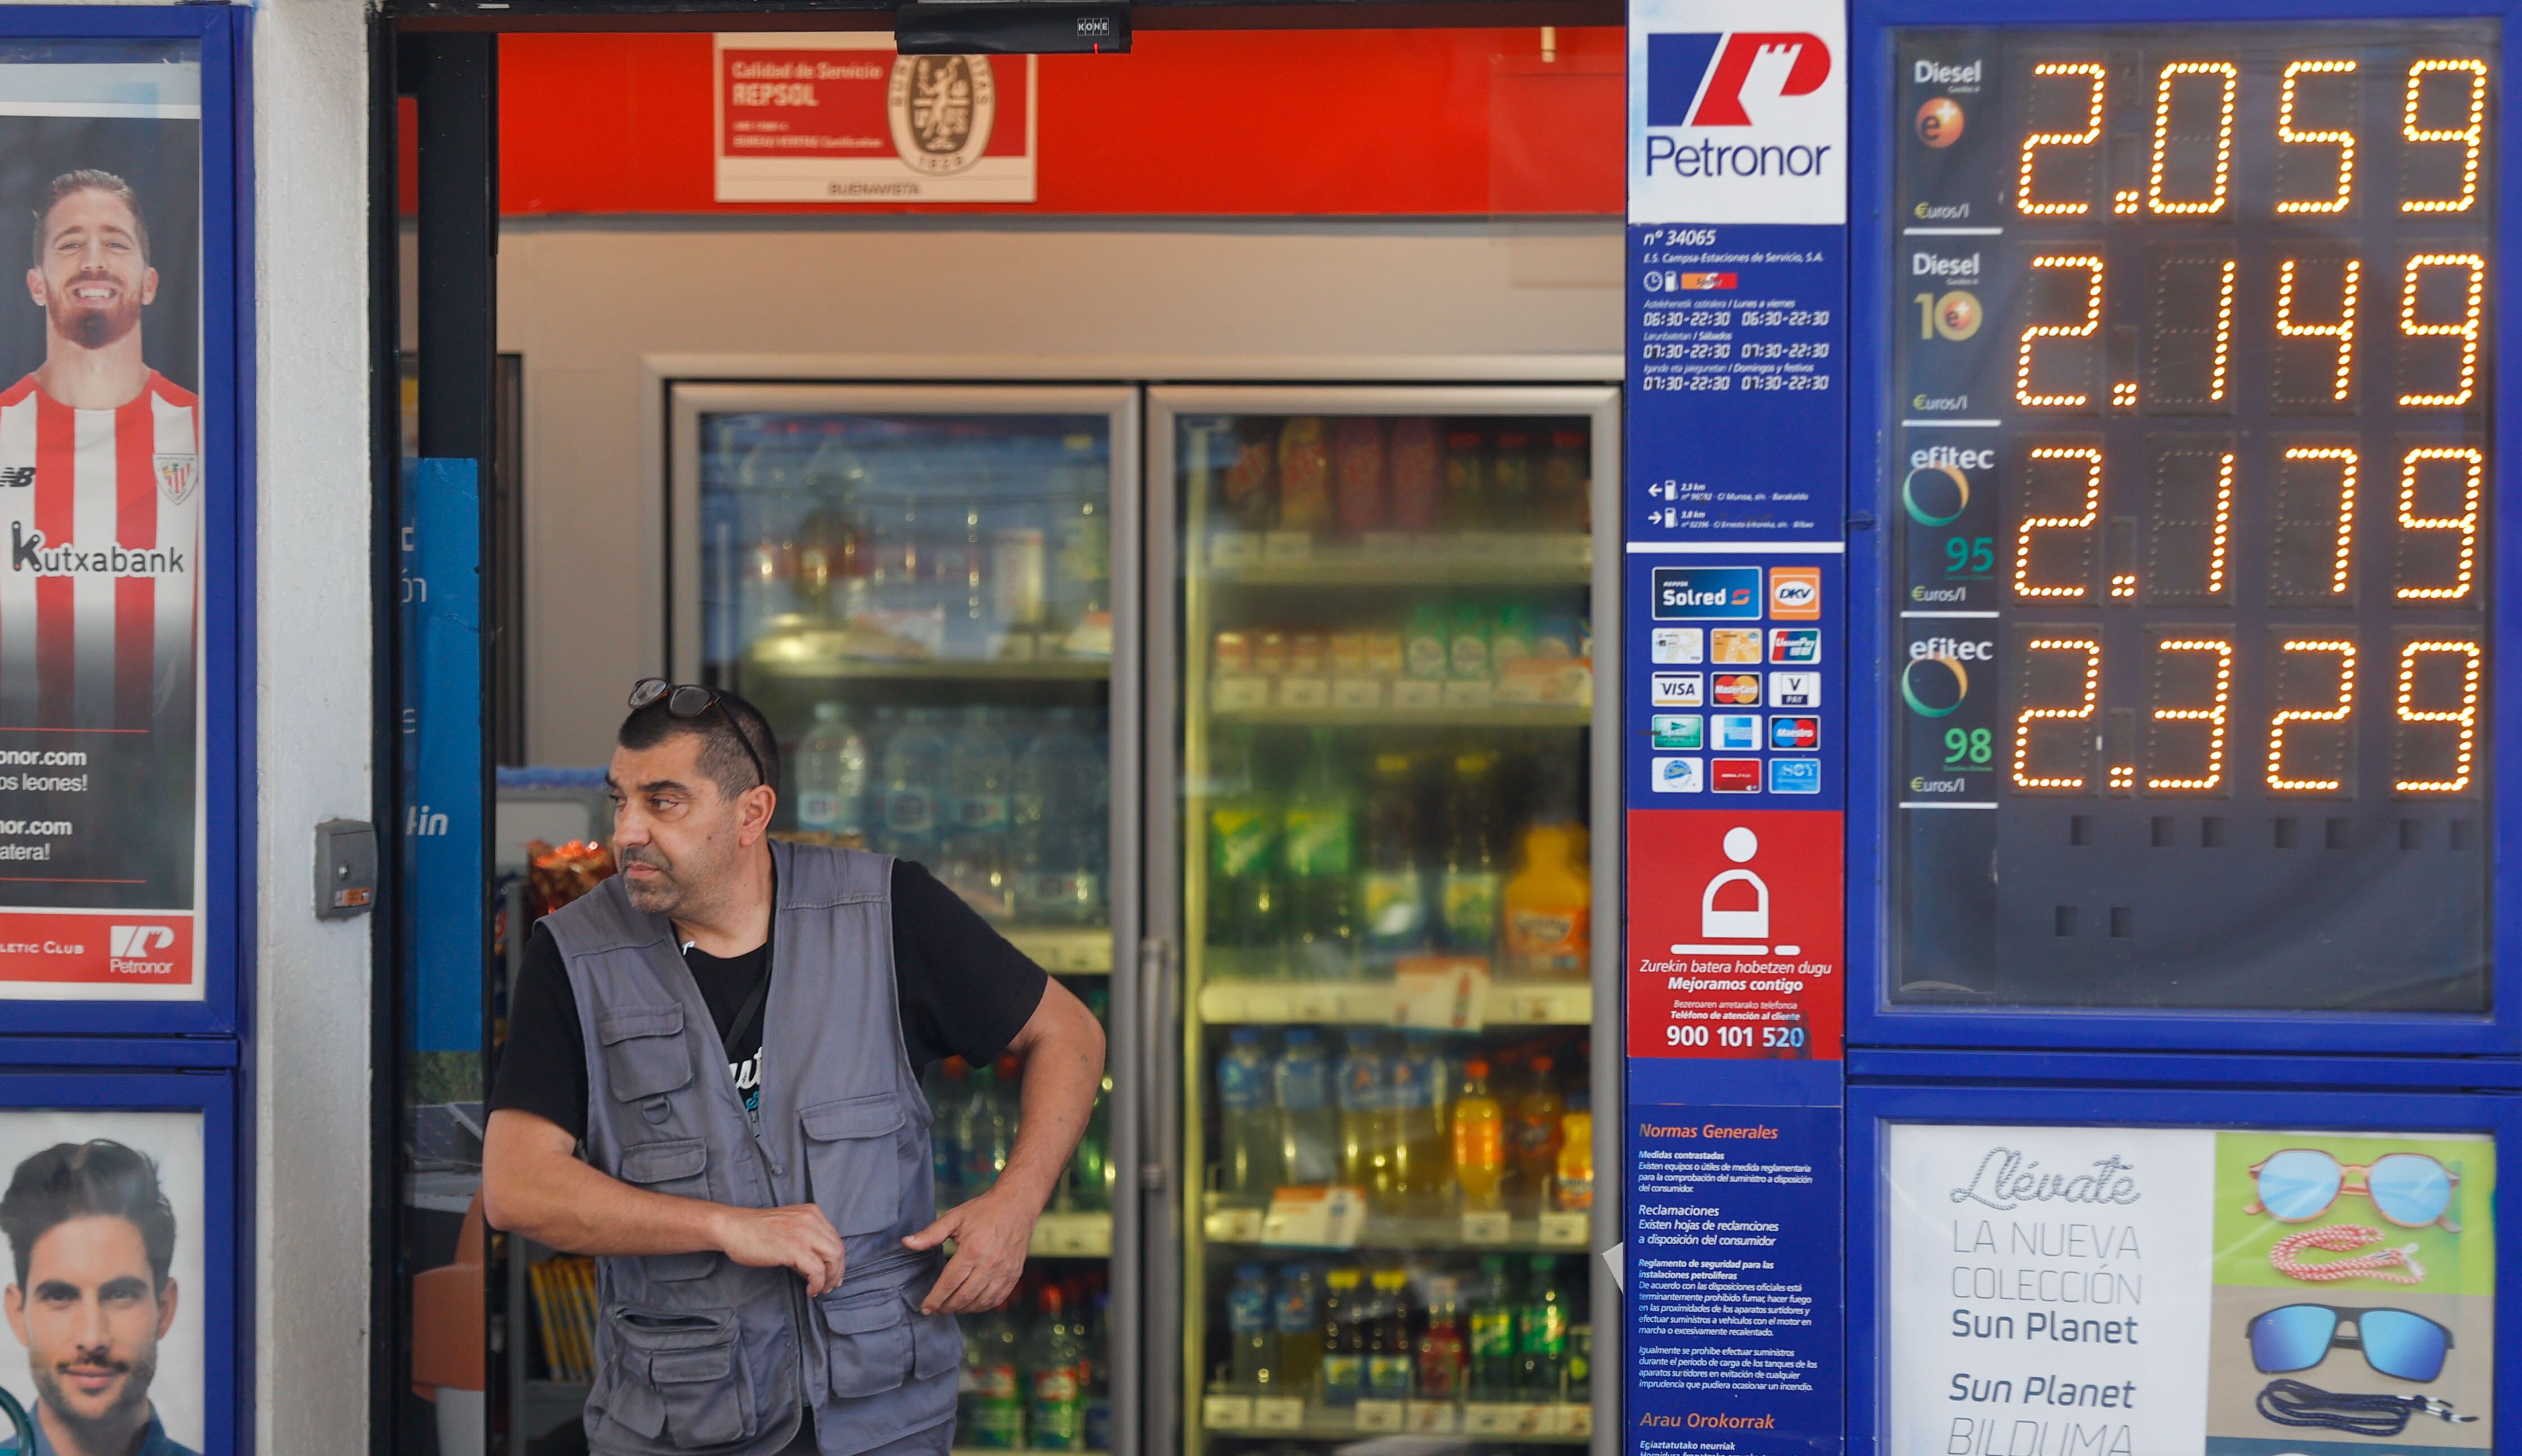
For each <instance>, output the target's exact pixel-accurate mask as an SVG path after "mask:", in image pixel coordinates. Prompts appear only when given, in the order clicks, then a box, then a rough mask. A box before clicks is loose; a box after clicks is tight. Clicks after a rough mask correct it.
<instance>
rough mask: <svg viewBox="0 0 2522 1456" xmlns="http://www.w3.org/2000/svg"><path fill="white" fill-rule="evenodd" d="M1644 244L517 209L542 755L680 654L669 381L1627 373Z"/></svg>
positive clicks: (531, 630) (1327, 228)
mask: <svg viewBox="0 0 2522 1456" xmlns="http://www.w3.org/2000/svg"><path fill="white" fill-rule="evenodd" d="M1619 259H1620V229H1619V225H1618V224H1617V223H1616V222H1611V221H1605V222H1600V223H1590V222H1589V223H1570V224H1560V225H1544V224H1518V225H1505V226H1492V225H1491V224H1488V223H1486V222H1453V221H1444V222H1435V221H1411V220H1378V221H1373V222H1356V223H1352V222H1337V221H1323V220H1292V221H1257V222H1236V221H1217V222H1164V221H1151V222H1130V221H1112V222H1103V221H1087V220H1074V219H1010V220H1004V221H1003V220H999V219H991V220H989V221H988V222H986V223H979V224H976V222H975V220H973V219H969V218H955V219H951V220H949V219H937V220H919V221H903V220H897V219H873V218H869V219H844V220H823V219H815V220H813V221H812V222H810V223H803V224H800V223H797V222H794V221H784V222H781V223H778V224H773V225H751V226H746V225H720V226H711V225H709V224H707V223H700V222H694V221H692V220H689V219H667V220H655V221H648V222H630V223H612V224H604V225H595V224H586V223H579V224H571V223H565V222H552V223H540V222H537V223H519V222H515V221H512V222H511V223H510V224H509V225H508V226H507V228H506V230H505V232H504V234H503V236H502V239H501V242H500V257H499V263H500V266H499V346H500V347H501V348H502V349H506V350H510V351H514V352H517V353H520V354H522V355H523V356H524V360H525V411H526V423H525V445H526V538H527V552H528V555H527V580H526V597H527V605H526V613H527V638H526V682H527V694H528V701H527V721H526V743H527V749H528V752H529V753H530V755H531V756H532V757H533V759H534V760H535V761H537V762H541V763H600V762H602V761H603V759H604V757H605V755H606V753H607V752H608V751H610V748H611V743H612V732H613V729H614V726H615V725H616V724H617V723H618V722H619V721H620V713H621V703H622V695H623V693H624V692H625V691H626V690H627V689H628V688H629V686H630V683H631V682H632V681H633V680H634V679H636V678H637V677H639V676H640V675H642V674H644V673H649V672H654V671H657V670H659V669H660V668H662V667H663V666H664V656H665V621H666V614H665V604H664V602H663V599H662V593H663V590H664V575H663V571H664V554H665V537H664V523H665V519H666V510H665V502H664V498H663V495H662V486H661V483H660V474H659V467H658V460H659V457H660V454H661V451H662V449H663V445H664V413H663V410H662V407H661V406H662V398H663V387H662V383H661V381H662V380H666V379H692V378H721V379H724V378H754V379H759V378H771V377H777V378H799V377H829V378H845V377H856V378H894V379H917V378H931V379H934V378H948V377H984V378H997V379H1026V378H1034V379H1050V378H1061V377H1067V378H1076V377H1080V376H1081V375H1086V376H1091V377H1099V378H1105V379H1115V378H1118V379H1138V378H1151V377H1170V378H1177V379H1197V378H1247V379H1255V378H1311V379H1323V380H1342V379H1367V378H1396V377H1410V378H1424V377H1429V376H1428V374H1427V371H1428V370H1430V369H1440V370H1443V371H1444V372H1447V373H1457V374H1459V373H1462V372H1478V371H1480V370H1482V369H1484V368H1489V367H1494V368H1497V369H1501V370H1504V371H1505V372H1506V377H1509V378H1514V377H1517V372H1518V364H1517V362H1516V361H1518V360H1521V361H1530V360H1533V359H1536V358H1539V359H1548V358H1554V357H1555V358H1559V359H1565V358H1567V357H1569V356H1591V362H1593V363H1595V364H1598V365H1602V366H1603V367H1601V368H1597V369H1595V370H1594V372H1593V374H1592V377H1595V378H1607V377H1611V372H1612V371H1615V370H1616V367H1617V366H1616V360H1617V357H1618V354H1619V350H1620V266H1619ZM1483 359H1486V360H1491V361H1495V362H1494V364H1493V365H1483V364H1482V363H1480V362H1479V361H1481V360H1483ZM676 665H677V668H678V669H681V668H684V667H688V666H689V665H690V664H685V663H677V664H676Z"/></svg>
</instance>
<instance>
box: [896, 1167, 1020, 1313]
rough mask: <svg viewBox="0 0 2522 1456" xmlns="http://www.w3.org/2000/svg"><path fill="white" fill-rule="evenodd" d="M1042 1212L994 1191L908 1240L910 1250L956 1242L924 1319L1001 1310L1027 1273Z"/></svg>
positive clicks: (923, 1308) (922, 1308) (924, 1305)
mask: <svg viewBox="0 0 2522 1456" xmlns="http://www.w3.org/2000/svg"><path fill="white" fill-rule="evenodd" d="M1041 1212H1042V1206H1041V1205H1040V1204H1039V1203H1034V1204H1032V1205H1030V1206H1028V1204H1027V1203H1026V1201H1025V1199H1024V1198H1023V1197H1022V1196H1021V1195H1017V1194H1013V1193H1010V1192H1008V1191H1007V1190H1005V1189H1003V1188H992V1189H991V1190H990V1191H989V1192H987V1193H985V1194H982V1195H981V1196H980V1197H979V1198H976V1199H974V1200H972V1201H971V1202H970V1203H968V1204H960V1205H957V1206H955V1207H952V1208H949V1209H947V1210H946V1211H945V1212H944V1213H943V1214H941V1215H939V1216H938V1219H937V1221H936V1222H935V1223H932V1224H930V1225H929V1226H928V1227H926V1228H924V1229H921V1230H920V1231H919V1232H917V1233H915V1234H912V1235H911V1237H910V1238H908V1239H905V1240H903V1241H902V1242H903V1244H904V1246H905V1247H907V1248H911V1249H934V1248H936V1247H937V1246H938V1245H940V1244H943V1243H945V1242H946V1241H947V1240H948V1239H952V1240H954V1241H955V1256H954V1257H953V1258H951V1259H948V1260H947V1261H946V1269H945V1272H943V1273H941V1274H939V1275H938V1276H937V1283H936V1284H935V1285H934V1286H932V1287H931V1288H930V1289H929V1291H928V1297H927V1298H925V1299H923V1300H921V1301H920V1304H919V1312H920V1313H922V1314H972V1313H976V1312H978V1311H980V1310H983V1309H996V1308H998V1307H999V1306H1000V1305H1002V1304H1004V1303H1005V1302H1007V1296H1009V1295H1012V1294H1014V1293H1015V1290H1016V1278H1017V1276H1018V1275H1021V1274H1022V1273H1024V1261H1025V1251H1026V1250H1027V1249H1028V1248H1030V1247H1031V1246H1032V1244H1033V1224H1034V1219H1035V1218H1037V1217H1039V1216H1040V1215H1041Z"/></svg>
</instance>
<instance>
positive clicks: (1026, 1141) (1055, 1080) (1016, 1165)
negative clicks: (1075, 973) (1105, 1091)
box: [997, 1008, 1103, 1211]
mask: <svg viewBox="0 0 2522 1456" xmlns="http://www.w3.org/2000/svg"><path fill="white" fill-rule="evenodd" d="M1080 1010H1081V1011H1082V1010H1083V1008H1080ZM1084 1021H1085V1025H1084V1026H1083V1027H1082V1028H1079V1027H1074V1026H1072V1027H1067V1028H1064V1034H1059V1035H1051V1036H1045V1037H1044V1038H1043V1039H1042V1041H1041V1042H1040V1043H1039V1044H1037V1045H1035V1046H1032V1047H1029V1048H1027V1049H1026V1055H1025V1064H1024V1082H1023V1097H1022V1101H1021V1103H1020V1108H1021V1115H1020V1116H1019V1117H1018V1118H1017V1121H1016V1141H1015V1146H1014V1147H1013V1148H1010V1149H1008V1150H1007V1165H1006V1169H1005V1171H1004V1172H1002V1173H1000V1174H999V1181H998V1184H997V1186H998V1187H999V1188H1003V1189H1005V1190H1007V1191H1008V1192H1009V1193H1010V1194H1011V1195H1016V1196H1020V1197H1022V1198H1023V1199H1024V1200H1025V1201H1026V1206H1027V1207H1028V1208H1030V1209H1033V1210H1035V1211H1039V1210H1040V1209H1041V1208H1042V1206H1044V1205H1046V1204H1048V1203H1050V1202H1051V1192H1052V1190H1054V1189H1056V1188H1057V1187H1058V1186H1059V1174H1060V1171H1061V1170H1062V1169H1064V1168H1066V1167H1067V1166H1068V1157H1069V1155H1070V1154H1072V1153H1074V1152H1076V1151H1077V1142H1078V1139H1080V1138H1082V1137H1084V1136H1085V1135H1086V1120H1087V1117H1088V1116H1089V1115H1091V1114H1092V1113H1093V1112H1094V1111H1095V1097H1096V1094H1097V1093H1098V1092H1100V1091H1101V1090H1102V1088H1103V1033H1102V1028H1101V1027H1099V1026H1098V1025H1096V1024H1095V1022H1094V1019H1093V1018H1092V1017H1091V1016H1089V1017H1086V1018H1084Z"/></svg>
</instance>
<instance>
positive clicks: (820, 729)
mask: <svg viewBox="0 0 2522 1456" xmlns="http://www.w3.org/2000/svg"><path fill="white" fill-rule="evenodd" d="M796 786H797V827H798V828H799V829H802V830H805V831H807V832H809V833H812V834H828V835H864V833H865V832H866V788H867V748H866V740H865V739H863V738H861V737H859V735H858V731H857V730H856V729H854V728H852V727H851V726H850V721H849V719H848V717H847V716H845V715H844V714H843V713H842V711H841V705H839V704H837V703H817V704H816V705H815V726H814V727H813V728H812V729H809V730H808V731H807V734H806V736H805V738H803V739H802V740H800V741H799V742H798V744H797V770H796Z"/></svg>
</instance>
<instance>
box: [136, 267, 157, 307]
mask: <svg viewBox="0 0 2522 1456" xmlns="http://www.w3.org/2000/svg"><path fill="white" fill-rule="evenodd" d="M157 301H158V270H157V269H155V268H152V269H150V270H149V271H148V272H146V273H143V274H141V275H140V306H141V307H143V308H146V307H148V306H149V305H150V304H152V303H155V302H157Z"/></svg>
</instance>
